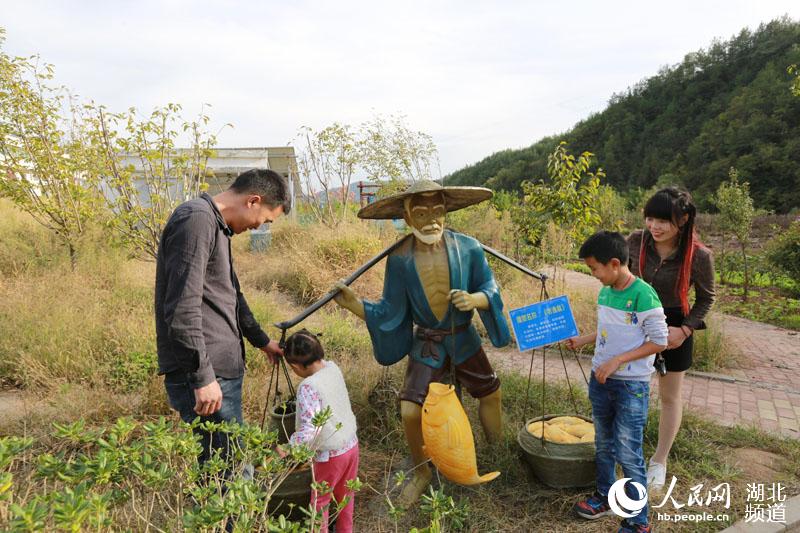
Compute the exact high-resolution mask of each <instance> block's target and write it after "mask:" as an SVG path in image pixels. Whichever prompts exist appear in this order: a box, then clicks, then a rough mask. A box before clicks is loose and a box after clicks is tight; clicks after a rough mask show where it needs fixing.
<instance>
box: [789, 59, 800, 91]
mask: <svg viewBox="0 0 800 533" xmlns="http://www.w3.org/2000/svg"><path fill="white" fill-rule="evenodd" d="M786 70H787V72H789V74H792V75H793V76H794V79H792V87H791V89H792V94H793V95H795V96H800V69H798V68H797V65H789V68H787V69H786Z"/></svg>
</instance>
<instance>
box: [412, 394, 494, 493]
mask: <svg viewBox="0 0 800 533" xmlns="http://www.w3.org/2000/svg"><path fill="white" fill-rule="evenodd" d="M422 439H423V441H424V442H425V446H424V447H423V450H424V451H425V455H427V456H428V457H430V458H431V461H432V462H433V464H434V465H435V466H436V468H438V469H439V472H441V473H442V474H443V475H444V477H446V478H447V479H449V480H450V481H452V482H454V483H458V484H460V485H477V484H478V483H485V482H487V481H491V480H493V479H494V478H496V477H497V476H499V475H500V472H490V473H488V474H484V475H482V476H479V475H478V465H477V463H476V462H475V441H474V440H473V438H472V428H471V427H470V425H469V419H467V413H465V412H464V408H463V407H462V406H461V402H460V401H459V400H458V397H457V396H456V393H455V389H454V388H453V386H452V385H445V384H444V383H431V384H430V388H429V389H428V396H427V397H426V398H425V403H424V404H423V405H422Z"/></svg>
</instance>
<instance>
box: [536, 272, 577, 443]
mask: <svg viewBox="0 0 800 533" xmlns="http://www.w3.org/2000/svg"><path fill="white" fill-rule="evenodd" d="M540 281H541V288H540V291H539V301H540V302H542V301H545V300H549V299H550V294H549V292H548V290H547V278H546V277H545V278H542V279H541V280H540ZM556 345H557V346H558V354H559V357H560V358H561V364H562V365H563V367H564V376H565V377H566V379H567V387H568V388H569V398H570V402H571V403H572V408H573V412H574V413H575V414H576V415H579V414H580V413H579V409H578V402H577V400H576V399H575V391H574V390H573V388H572V381H571V380H570V378H569V370H568V369H567V360H566V357H565V355H564V346H563V345H562V344H561V343H560V342H558V343H556ZM538 349H539V348H534V349H532V350H531V363H530V366H529V368H528V383H527V386H526V388H525V409H524V411H523V413H527V412H528V404H529V401H530V388H531V381H533V362H534V358H535V356H536V350H538ZM541 350H542V379H541V385H542V400H541V413H542V417H544V416H545V399H546V394H547V388H546V377H547V350H546V346H542V347H541ZM573 354H574V355H575V362H576V363H577V364H578V368H580V370H581V374H582V375H583V381H584V382H585V383H586V385H587V386H588V385H589V379H588V378H587V377H586V372H585V371H584V369H583V365H582V364H581V361H580V356H579V355H578V352H573ZM523 416H524V415H523ZM542 422H543V420H542ZM542 429H543V430H542V433H541V436H540V437H539V440H540V441H541V443H542V446H545V444H544V443H545V439H544V427H543V428H542Z"/></svg>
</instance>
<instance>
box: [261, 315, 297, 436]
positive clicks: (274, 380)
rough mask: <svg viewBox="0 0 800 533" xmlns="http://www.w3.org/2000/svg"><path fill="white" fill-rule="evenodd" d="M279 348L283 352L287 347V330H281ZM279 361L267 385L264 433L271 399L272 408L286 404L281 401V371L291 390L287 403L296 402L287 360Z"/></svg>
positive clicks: (274, 366)
mask: <svg viewBox="0 0 800 533" xmlns="http://www.w3.org/2000/svg"><path fill="white" fill-rule="evenodd" d="M278 346H280V348H281V350H283V349H284V348H285V347H286V329H285V328H282V329H281V340H280V342H279V343H278ZM278 359H279V361H278V362H277V363H275V364H273V365H272V370H271V371H270V375H269V384H268V385H267V394H266V399H265V401H264V414H263V415H261V430H262V431H263V430H264V428H265V427H266V423H267V413H268V412H269V406H270V397H272V406H273V407H274V406H276V405H280V404H282V403H285V402H282V401H280V400H281V397H282V396H283V393H282V392H281V389H280V381H281V380H280V377H281V376H280V373H281V371H283V376H284V378H285V379H286V385H287V387H288V388H289V398H288V399H287V400H286V402H290V401H292V400H294V399H295V398H296V397H297V393H296V391H295V389H294V385H293V384H292V378H291V376H290V375H289V368H288V366H286V359H284V358H283V357H279V358H278ZM278 366H280V367H281V368H280V370H279V369H278ZM273 384H274V385H275V393H274V394H273V393H272V386H273Z"/></svg>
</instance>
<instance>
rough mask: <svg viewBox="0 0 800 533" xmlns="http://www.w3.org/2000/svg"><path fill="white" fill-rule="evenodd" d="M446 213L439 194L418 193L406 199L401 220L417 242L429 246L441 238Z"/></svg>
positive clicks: (442, 199) (442, 198)
mask: <svg viewBox="0 0 800 533" xmlns="http://www.w3.org/2000/svg"><path fill="white" fill-rule="evenodd" d="M446 213H447V209H445V206H444V197H443V196H442V194H441V193H438V192H430V193H420V194H414V195H412V196H410V197H409V198H406V201H405V216H404V217H403V218H405V221H406V224H408V225H409V227H411V231H412V232H413V233H414V236H415V237H416V238H417V239H418V240H419V241H421V242H423V243H424V244H428V245H431V244H436V243H437V242H439V241H440V240H441V238H442V234H443V233H444V216H445V214H446Z"/></svg>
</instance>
